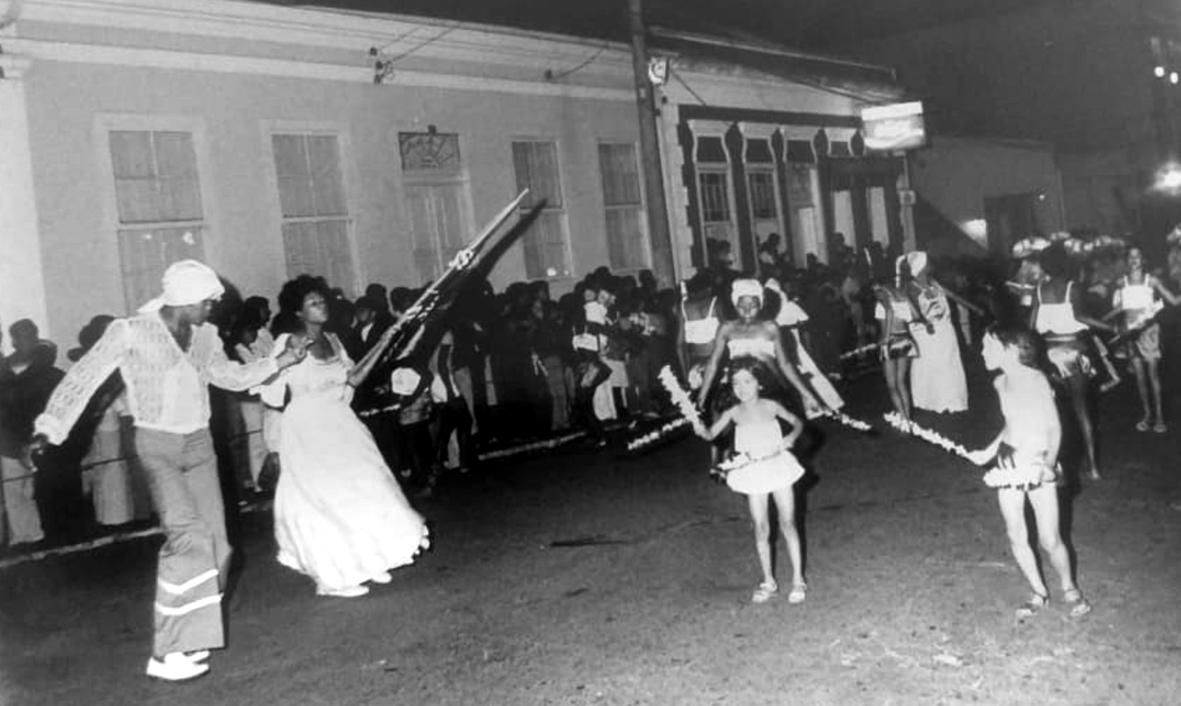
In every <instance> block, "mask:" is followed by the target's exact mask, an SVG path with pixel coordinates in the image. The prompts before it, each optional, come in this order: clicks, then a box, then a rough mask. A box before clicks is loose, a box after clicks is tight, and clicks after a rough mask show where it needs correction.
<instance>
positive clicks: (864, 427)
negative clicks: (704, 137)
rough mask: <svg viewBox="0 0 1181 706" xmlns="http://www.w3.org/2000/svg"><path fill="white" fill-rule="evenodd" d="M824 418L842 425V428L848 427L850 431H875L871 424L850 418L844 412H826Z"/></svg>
mask: <svg viewBox="0 0 1181 706" xmlns="http://www.w3.org/2000/svg"><path fill="white" fill-rule="evenodd" d="M824 416H825V417H828V418H829V419H831V420H833V421H834V422H836V423H837V424H840V425H841V426H846V427H849V428H850V429H856V430H857V431H863V432H872V431H873V430H874V429H873V425H872V424H870V423H869V422H863V421H861V420H860V419H857V418H856V417H850V416H849V415H847V414H845V413H844V412H840V411H838V410H835V409H834V410H830V411H828V412H826V413H825V414H824Z"/></svg>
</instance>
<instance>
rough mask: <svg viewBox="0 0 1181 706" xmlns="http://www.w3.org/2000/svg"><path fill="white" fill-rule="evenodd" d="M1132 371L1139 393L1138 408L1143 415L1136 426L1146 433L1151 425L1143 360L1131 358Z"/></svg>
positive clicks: (1150, 410)
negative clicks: (1134, 374)
mask: <svg viewBox="0 0 1181 706" xmlns="http://www.w3.org/2000/svg"><path fill="white" fill-rule="evenodd" d="M1132 371H1133V372H1134V373H1136V391H1137V392H1139V393H1140V408H1141V409H1142V410H1143V412H1144V414H1143V416H1141V417H1140V422H1139V423H1138V424H1137V425H1136V429H1137V430H1138V431H1148V427H1149V425H1150V424H1152V407H1151V405H1150V402H1149V399H1150V398H1149V392H1148V379H1147V376H1146V375H1145V374H1144V360H1143V359H1142V358H1140V357H1138V356H1137V357H1134V358H1132Z"/></svg>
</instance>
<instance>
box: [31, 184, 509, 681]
mask: <svg viewBox="0 0 1181 706" xmlns="http://www.w3.org/2000/svg"><path fill="white" fill-rule="evenodd" d="M523 197H524V194H522V195H520V196H518V197H517V199H516V200H514V201H513V202H512V203H510V204H509V205H508V206H506V207H505V208H504V209H502V210H501V212H500V213H499V214H498V215H497V216H496V218H495V219H493V221H492V222H490V223H489V224H488V226H486V227H485V229H484V230H483V231H482V232H481V233H480V234H479V235H478V236H477V237H476V238H475V239H474V240H473V242H472V244H470V245H469V246H468V247H467V248H465V249H464V250H461V251H460V252H459V253H458V254H457V255H456V257H455V258H454V259H453V260H452V262H451V264H450V266H449V267H448V270H447V271H446V272H445V273H444V274H443V275H442V276H440V277H439V279H437V280H436V281H435V282H434V283H432V285H431V286H430V287H428V288H427V289H426V291H425V292H424V294H423V295H422V296H421V297H420V299H419V300H418V301H417V302H415V304H414V305H413V306H411V307H410V309H409V310H408V311H407V312H406V313H405V314H404V315H403V317H402V318H401V319H400V320H399V321H398V322H397V323H396V324H395V325H394V326H392V327H390V328H389V329H388V330H387V331H386V332H385V334H384V335H383V336H382V337H381V339H380V341H379V342H378V343H377V345H375V346H374V347H373V348H372V349H371V350H370V352H369V353H368V354H366V355H365V356H364V357H363V358H362V359H361V360H360V361H356V362H354V361H353V360H351V359H350V358H349V355H348V353H347V352H346V351H345V349H344V347H343V346H342V345H341V342H340V340H339V339H338V338H337V337H336V336H335V335H334V334H332V333H329V332H328V331H326V330H325V325H326V324H327V322H328V292H325V291H323V290H322V288H321V286H322V285H321V284H320V283H319V282H318V281H317V280H316V279H315V278H310V277H299V278H296V279H294V280H292V281H290V282H288V283H287V284H286V285H284V287H283V291H282V292H281V293H280V298H281V300H283V301H284V302H285V308H288V309H290V310H292V311H294V312H295V313H296V318H297V319H298V325H297V327H296V328H297V330H296V331H295V332H294V333H291V334H284V335H281V336H280V337H279V338H278V339H277V340H276V341H275V346H274V352H273V354H272V355H269V356H266V357H262V358H259V359H255V360H252V361H250V362H245V363H239V362H236V361H232V360H230V359H229V358H228V357H227V356H226V353H225V350H224V347H223V343H222V339H221V337H220V336H219V334H218V330H217V327H216V326H214V325H213V324H212V323H208V318H209V315H210V312H211V311H212V308H213V306H214V304H215V303H216V302H217V301H218V300H219V299H220V298H221V296H222V295H223V294H224V292H225V287H224V286H223V285H222V282H221V280H220V278H219V277H218V275H217V273H216V272H214V271H213V270H212V269H210V268H209V267H208V266H206V265H204V264H203V263H200V262H197V261H195V260H182V261H180V262H176V263H173V264H172V265H170V266H169V267H168V269H167V270H165V272H164V276H163V281H162V290H163V291H162V293H161V294H160V296H158V297H156V298H154V299H152V300H151V301H149V302H147V303H146V304H144V305H143V306H142V307H140V309H139V310H138V312H137V313H136V314H135V315H133V316H130V317H127V318H125V319H115V320H114V321H112V322H111V323H110V324H109V325H108V327H107V329H106V331H105V332H104V333H103V335H102V337H101V338H100V339H99V340H98V342H97V343H96V344H95V345H94V347H93V348H92V349H91V350H90V351H89V352H88V353H87V354H86V355H85V356H83V357H82V358H81V359H80V360H78V361H77V363H76V364H75V365H74V366H73V367H72V368H71V369H70V370H69V372H67V373H66V375H65V377H64V378H63V379H62V381H61V382H60V383H59V384H58V386H57V388H56V389H55V390H54V393H53V395H52V397H51V398H50V400H49V402H48V404H47V405H46V407H45V411H44V412H43V413H42V414H41V415H40V416H39V417H38V418H37V420H36V422H35V435H34V438H33V442H32V444H30V446H29V448H28V449H26V454H27V457H28V459H29V462H30V465H34V466H35V464H36V459H37V458H38V456H39V454H40V453H41V452H42V451H44V449H45V447H46V446H47V445H50V444H60V443H62V441H64V440H65V438H66V437H67V436H68V434H69V432H70V429H71V427H73V425H74V424H75V422H77V420H78V418H79V416H80V415H81V414H82V412H83V410H84V409H85V408H86V406H87V403H88V402H89V400H90V398H91V397H92V396H93V395H94V394H95V392H96V391H97V390H98V389H99V387H100V386H101V385H102V384H103V383H104V382H105V381H106V380H107V379H108V378H110V377H111V375H112V374H113V373H115V372H118V373H119V374H120V376H121V379H122V382H123V385H124V386H125V387H126V391H127V399H128V406H129V407H130V412H131V416H132V417H133V419H134V423H135V427H136V434H135V447H136V454H137V456H138V457H139V461H140V465H141V467H142V468H143V470H144V473H145V475H146V477H147V482H148V487H149V490H150V492H151V496H152V501H153V504H154V506H155V507H156V510H157V513H158V515H159V518H160V525H161V527H162V529H163V530H164V537H165V541H164V543H163V545H162V546H161V547H160V551H159V555H158V562H157V569H156V592H155V602H154V606H153V607H154V618H155V619H154V637H153V647H152V655H151V657H150V658H149V659H148V662H147V666H146V670H145V671H146V673H147V675H148V676H151V677H154V678H157V679H162V680H166V681H186V680H189V679H193V678H195V677H199V676H202V675H204V674H206V673H208V672H209V668H210V667H209V663H208V660H209V658H210V652H211V650H216V649H221V648H223V647H224V646H225V625H224V618H223V610H222V605H221V603H222V593H223V591H224V589H225V586H226V579H227V573H226V572H227V569H228V567H229V558H230V552H231V547H230V544H229V541H228V538H227V536H226V523H225V508H224V503H223V500H222V494H221V485H220V482H219V480H218V473H217V460H216V457H215V455H214V449H213V440H212V437H211V435H210V431H209V415H210V402H209V386H210V385H214V386H216V387H220V388H223V389H227V390H235V391H241V390H253V391H255V392H257V393H259V394H260V395H261V396H262V397H263V399H264V400H265V401H266V402H268V404H270V405H273V406H276V407H283V418H282V426H281V433H280V443H279V453H280V455H281V458H282V459H283V470H282V473H281V474H280V478H279V482H278V485H277V487H276V489H275V502H274V531H275V538H276V542H277V544H278V548H279V551H278V560H279V562H280V563H282V564H284V565H285V566H288V567H291V568H292V569H295V570H296V571H299V572H300V573H303V574H305V575H307V576H308V577H309V578H311V579H312V580H313V582H314V585H315V587H316V593H317V594H319V595H324V596H334V597H344V598H351V597H356V596H362V595H365V594H366V593H368V592H369V587H368V586H367V585H366V584H372V583H379V584H380V583H389V582H390V581H391V580H392V577H391V576H390V573H389V572H390V571H391V570H393V569H396V568H398V567H400V566H405V565H407V564H409V563H411V562H412V561H413V560H414V558H415V556H416V555H417V554H418V553H419V552H420V551H422V550H424V549H426V548H428V547H429V546H430V535H429V533H428V530H427V525H426V522H425V521H424V519H423V517H422V516H421V515H420V514H419V513H418V512H417V511H415V510H414V508H413V507H411V505H410V503H409V502H408V501H407V499H406V496H405V494H404V493H403V492H402V489H401V487H400V486H399V485H398V481H397V479H396V478H395V476H394V474H393V473H392V472H391V471H390V469H389V467H388V466H387V465H386V463H385V461H384V459H383V457H382V455H381V452H380V451H379V450H378V447H377V444H376V442H375V441H374V438H373V436H372V434H371V433H370V432H369V430H368V429H367V428H366V427H365V425H364V424H363V423H362V422H361V420H360V419H359V418H358V416H357V414H356V413H355V412H354V411H353V409H352V408H351V407H350V405H349V403H350V401H351V399H352V395H353V391H354V389H355V388H356V386H357V385H359V384H361V382H362V381H364V380H365V379H366V378H367V377H369V376H370V375H372V374H373V373H374V371H375V369H377V368H378V367H381V368H382V373H383V374H384V375H388V380H389V382H388V384H387V385H386V387H388V388H392V390H393V393H392V394H395V404H397V402H396V393H399V390H400V394H401V395H403V396H412V395H413V394H414V393H415V391H416V390H417V388H418V387H419V386H420V385H421V383H422V381H423V380H424V379H425V376H424V375H421V374H419V373H418V372H417V371H416V369H415V366H414V365H412V363H413V360H414V358H415V355H416V352H417V351H420V350H425V349H427V348H429V346H430V345H431V344H430V343H429V342H428V343H424V341H429V340H430V337H431V334H430V331H431V329H432V326H433V325H434V324H437V323H439V321H440V320H441V315H442V313H444V312H445V311H446V307H447V305H448V304H449V303H451V302H453V301H454V299H455V296H456V295H457V294H458V292H459V288H460V286H461V285H462V284H463V282H464V281H465V279H466V278H467V274H468V273H469V272H471V271H472V270H474V269H475V268H476V266H477V265H478V264H479V263H478V262H477V255H479V254H481V250H483V253H485V254H486V253H487V251H488V249H489V248H487V247H486V246H487V245H488V244H489V242H490V240H491V239H492V237H493V236H494V235H496V234H499V233H502V226H503V224H504V223H505V222H506V220H507V219H508V218H509V216H510V214H512V213H515V212H516V209H517V207H518V206H519V204H520V202H521V200H522V198H523ZM523 222H524V221H522V222H520V223H518V224H517V226H516V227H514V228H513V229H511V230H510V232H519V230H520V229H521V228H522V227H523ZM435 330H436V332H437V331H438V328H437V327H435ZM402 363H405V366H402V365H401V364H402ZM418 367H421V365H419V366H418Z"/></svg>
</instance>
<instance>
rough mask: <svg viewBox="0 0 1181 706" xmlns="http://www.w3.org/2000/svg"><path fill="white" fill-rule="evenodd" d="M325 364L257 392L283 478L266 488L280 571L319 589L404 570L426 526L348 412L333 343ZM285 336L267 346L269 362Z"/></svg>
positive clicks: (296, 368)
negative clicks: (273, 417)
mask: <svg viewBox="0 0 1181 706" xmlns="http://www.w3.org/2000/svg"><path fill="white" fill-rule="evenodd" d="M329 340H330V342H331V343H332V346H333V348H334V349H335V351H336V354H335V356H333V357H332V358H331V359H329V360H318V359H316V358H313V357H312V356H311V355H309V356H307V357H306V358H305V359H304V360H303V361H301V362H300V363H298V364H296V365H293V366H291V367H290V368H287V369H286V370H284V371H283V372H282V373H281V374H280V376H279V378H278V379H277V380H275V381H274V382H272V383H270V384H268V385H266V386H264V387H263V388H262V390H261V392H262V396H263V400H264V401H265V402H267V404H270V405H272V406H275V407H279V406H282V402H283V398H284V394H285V393H286V392H287V391H288V390H290V392H291V399H290V402H289V403H288V404H287V407H286V409H285V410H284V412H283V425H282V432H281V437H280V458H282V470H281V471H280V474H279V483H278V486H277V487H276V489H275V509H274V515H275V539H276V541H277V542H278V545H279V556H278V559H279V562H280V563H282V564H283V565H285V566H288V567H290V568H292V569H295V570H296V571H299V572H301V573H304V574H307V575H308V576H310V577H312V579H314V580H315V581H316V583H317V585H318V587H320V588H322V589H340V588H345V587H348V586H355V585H358V584H360V583H362V582H364V581H366V580H368V579H370V578H372V577H373V576H376V575H379V574H381V573H382V572H384V571H386V570H388V569H393V568H396V567H399V566H404V565H406V564H409V563H411V562H413V560H414V556H415V555H416V554H417V553H418V552H419V550H420V549H422V548H424V547H425V546H427V544H428V539H427V537H428V535H427V527H426V523H425V522H424V521H423V518H422V516H421V515H419V514H418V513H417V512H415V510H414V508H412V507H410V503H409V502H408V501H407V500H406V496H405V495H404V494H403V493H402V489H401V488H400V487H399V486H398V482H397V480H395V478H394V476H393V474H392V473H390V470H389V468H388V467H387V466H386V464H385V461H384V460H383V459H382V456H381V452H380V451H378V449H377V445H376V444H375V443H374V442H373V436H372V435H371V434H370V433H369V430H368V429H366V428H365V426H364V425H363V424H362V423H361V421H360V420H359V419H358V418H357V416H356V414H354V413H353V410H352V409H351V408H350V407H349V402H350V400H351V398H352V387H350V386H349V385H348V384H347V383H346V380H347V377H348V371H349V370H350V369H351V368H352V366H353V362H352V361H351V360H350V359H349V357H348V354H347V353H345V352H344V348H343V347H342V346H341V344H340V341H338V340H337V339H336V338H335V337H334V336H332V335H331V334H329ZM285 347H286V335H284V336H280V337H279V340H277V341H276V342H275V351H276V353H275V355H278V353H280V352H282V351H283V350H284V349H285Z"/></svg>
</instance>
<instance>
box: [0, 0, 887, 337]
mask: <svg viewBox="0 0 1181 706" xmlns="http://www.w3.org/2000/svg"><path fill="white" fill-rule="evenodd" d="M0 13H2V14H0V17H2V18H3V19H0V27H2V28H0V47H2V53H0V69H2V71H3V76H2V78H0V148H2V150H3V154H4V159H3V160H0V247H2V248H3V250H4V252H5V257H4V258H3V262H2V263H0V321H3V322H4V323H5V324H7V323H11V321H12V320H14V319H16V318H20V317H29V318H32V319H34V320H35V321H37V322H38V323H39V324H41V325H42V328H43V330H44V331H45V332H46V333H47V334H48V335H50V336H52V337H55V338H57V339H59V340H68V339H69V338H72V336H73V333H74V332H75V331H77V330H78V328H79V327H80V326H81V325H82V324H83V323H85V322H86V321H87V320H88V319H89V318H90V317H91V316H92V315H94V314H98V313H110V314H124V313H127V312H128V311H132V310H134V309H135V308H136V307H137V306H138V305H139V304H140V303H142V302H143V301H144V300H146V299H147V298H148V297H150V296H151V295H152V294H153V293H154V291H155V289H156V288H157V286H158V281H159V277H160V274H161V272H162V270H163V268H164V267H165V266H166V265H167V264H168V263H169V262H171V261H173V260H176V259H179V258H182V257H196V258H200V259H202V260H204V261H206V262H208V263H210V264H211V265H212V266H213V267H215V268H216V269H217V270H218V271H219V272H220V273H221V274H222V275H223V276H224V277H225V278H226V279H227V280H228V281H229V283H230V284H232V285H233V286H235V287H236V288H237V289H238V290H239V291H240V292H241V294H242V295H244V296H246V295H251V294H262V295H264V296H268V297H272V298H273V297H274V296H275V294H276V293H277V292H278V289H279V286H280V285H281V283H282V282H283V281H284V280H286V279H287V278H289V277H291V276H294V275H295V274H299V273H301V272H313V273H317V274H322V275H324V276H326V277H327V278H328V279H329V280H330V282H331V283H332V284H333V285H335V286H339V287H341V288H342V289H343V290H344V291H345V292H346V293H349V294H354V293H357V292H359V291H360V290H362V289H363V288H364V286H365V285H366V284H367V283H369V282H381V283H383V284H386V285H387V286H396V285H403V286H419V285H421V284H423V283H424V282H426V281H429V280H430V279H431V278H433V277H434V276H436V275H437V274H438V273H439V271H440V270H441V268H442V267H443V266H445V264H446V263H447V261H448V260H449V259H450V257H451V255H452V254H453V253H454V252H455V251H456V250H457V249H458V248H459V247H461V246H462V245H463V243H464V242H465V241H466V239H467V238H469V237H470V236H471V235H472V234H473V233H474V231H475V229H476V228H477V227H478V226H479V225H480V224H481V223H482V222H483V221H484V220H486V219H487V218H489V217H491V215H492V214H494V213H495V212H496V211H497V210H499V209H500V208H501V207H502V206H503V205H504V204H505V203H507V202H508V201H509V200H510V199H512V198H513V197H514V196H515V195H516V194H517V193H518V192H519V190H520V189H522V188H525V187H528V188H529V189H530V194H531V197H530V201H529V204H530V205H532V204H535V203H541V202H542V200H544V208H543V212H542V214H541V217H540V218H539V219H538V220H537V222H536V223H535V224H534V225H533V227H532V228H531V230H530V232H529V233H527V234H526V235H525V236H524V237H523V238H522V240H521V241H520V242H519V243H518V244H516V245H514V246H513V248H511V249H510V251H509V252H508V253H507V254H506V256H505V257H504V258H503V259H502V260H501V261H500V262H499V263H498V264H497V266H496V268H495V270H494V272H493V275H492V277H493V284H494V285H495V286H496V287H497V288H498V289H499V288H500V287H503V286H504V285H505V284H507V283H509V282H512V281H517V280H523V279H529V280H536V279H545V280H548V281H550V282H551V283H552V285H553V286H554V288H555V289H556V290H557V291H562V290H563V289H566V288H568V287H570V286H572V284H573V283H574V281H576V280H577V279H578V278H580V277H581V276H583V275H584V274H586V273H587V272H589V271H591V270H593V269H595V268H596V267H599V266H602V265H606V266H608V267H610V268H611V269H612V270H613V271H615V272H617V273H634V272H637V271H638V270H640V269H643V268H647V267H649V266H650V265H651V256H652V255H651V248H650V245H649V239H648V235H647V224H646V210H645V209H646V204H645V200H644V196H643V192H642V187H641V184H642V181H641V179H640V168H641V165H640V158H639V154H640V152H639V146H638V144H637V141H638V130H637V109H636V104H635V101H634V91H633V88H632V66H631V56H630V52H629V49H628V47H626V46H625V45H622V44H617V43H612V42H603V41H591V40H583V39H579V38H575V37H568V36H560V35H547V34H539V33H535V32H521V31H516V30H512V29H508V28H500V27H490V26H477V25H468V24H462V23H454V22H437V21H432V20H424V19H420V18H407V17H400V16H394V15H384V14H383V15H365V14H356V13H341V12H332V11H328V10H316V9H298V8H292V7H280V6H276V5H271V4H265V3H255V2H241V1H233V0H209V1H207V2H201V3H194V2H191V1H188V0H152V2H147V1H146V0H69V1H67V0H25V1H24V2H18V1H17V0H0ZM667 56H668V57H669V59H670V62H671V66H672V70H673V71H674V72H676V77H677V78H676V80H674V81H670V82H669V83H668V84H666V85H665V86H664V87H663V89H662V90H661V101H660V118H659V120H660V122H659V126H660V133H661V142H662V144H661V147H662V159H663V165H662V167H663V173H664V178H665V182H666V187H667V188H666V195H667V198H668V201H669V220H670V225H671V229H672V233H673V241H674V242H673V246H674V259H675V261H676V262H675V265H676V272H677V273H678V274H679V275H680V276H687V275H688V274H691V273H692V271H693V267H694V266H696V265H698V264H700V262H701V259H700V258H701V255H700V252H701V251H702V248H703V247H704V246H703V243H704V239H705V238H707V237H721V238H726V239H729V240H731V241H732V242H733V243H734V245H735V246H736V248H735V249H736V252H742V253H744V259H745V258H746V255H745V253H748V252H749V251H750V249H751V248H752V247H754V245H755V243H756V242H757V240H758V239H759V238H760V237H764V236H765V234H767V233H770V232H772V231H777V232H781V233H784V234H790V235H791V237H792V241H791V242H793V247H794V248H795V254H796V255H797V256H802V255H803V254H804V253H805V252H809V251H814V250H815V251H817V252H818V254H820V255H821V256H822V257H823V245H824V238H825V233H826V232H827V231H830V230H833V229H834V227H835V226H839V227H836V228H835V229H837V230H839V229H840V228H846V229H847V230H849V231H851V232H856V233H862V234H866V233H868V234H870V235H869V236H868V237H889V234H890V233H894V232H896V231H897V228H896V227H895V226H893V225H890V222H891V221H890V219H891V206H890V204H891V203H892V201H891V199H893V200H894V201H896V196H891V195H890V194H891V193H893V192H894V185H893V183H892V182H890V179H891V178H893V177H889V176H882V177H880V178H879V177H876V176H875V177H872V178H867V180H863V181H864V183H863V184H862V187H857V186H855V185H854V184H853V181H849V182H848V183H849V185H850V188H848V189H842V188H841V187H840V184H843V183H845V182H841V181H840V179H843V178H847V177H846V176H841V175H843V174H845V173H846V172H847V171H848V170H850V169H853V167H852V166H850V165H852V164H853V163H854V162H865V163H866V164H868V163H870V162H875V161H876V160H871V159H868V158H863V157H862V156H859V155H858V148H857V147H856V146H855V143H856V139H855V138H856V130H857V115H858V114H859V110H860V108H861V106H862V105H865V104H867V103H870V102H874V101H886V100H889V99H891V97H894V96H896V95H897V93H898V91H897V89H896V88H895V87H893V86H892V85H888V84H889V82H888V81H883V82H881V83H882V84H883V85H884V87H880V86H879V87H878V88H874V89H872V90H871V89H867V90H865V91H863V92H861V93H856V92H853V93H851V92H849V91H843V92H840V93H836V92H833V91H832V90H828V89H825V88H824V87H817V86H816V85H815V84H809V83H806V82H801V81H796V80H793V79H792V78H791V77H785V76H783V75H776V74H774V73H767V72H762V71H758V70H754V69H749V68H744V67H742V66H740V65H738V64H735V63H734V62H725V61H699V60H696V59H694V58H693V56H692V54H691V52H687V51H685V50H683V49H682V50H677V51H669V52H668V53H667ZM809 148H810V149H809ZM842 160H844V161H847V162H848V164H845V165H844V166H835V165H837V163H843V162H842ZM874 168H876V167H874ZM854 171H856V170H855V169H854ZM871 171H872V169H871ZM888 171H889V170H883V172H882V174H886V173H887V172H888ZM874 179H876V180H877V181H874ZM854 181H855V179H854ZM887 182H890V183H887ZM879 188H880V189H881V190H880V191H876V190H875V189H879ZM845 192H848V194H849V195H848V196H844V195H842V194H843V193H845ZM854 195H856V198H855V196H854ZM857 200H859V201H860V202H862V205H855V201H857ZM859 214H860V215H859ZM842 219H843V220H842ZM895 220H896V219H895ZM846 223H847V224H848V225H845V224H846ZM891 229H893V230H891ZM882 234H886V235H885V236H883V235H882ZM665 284H671V283H665Z"/></svg>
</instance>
